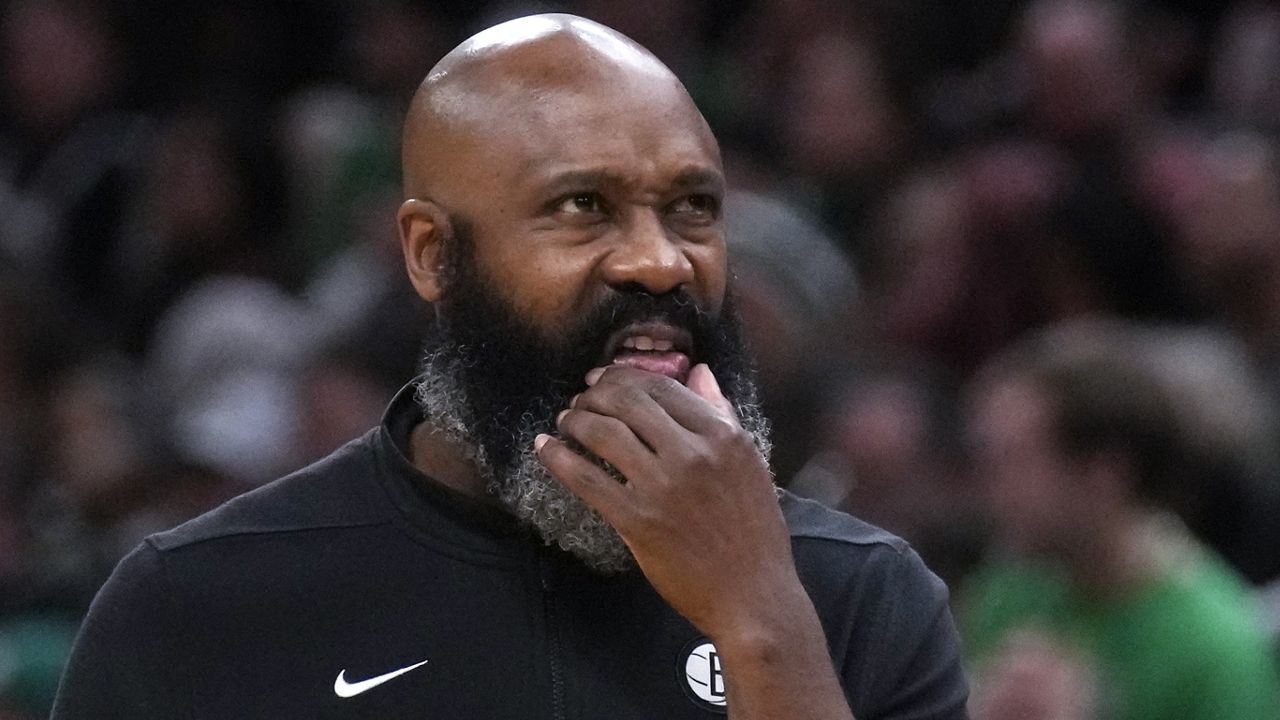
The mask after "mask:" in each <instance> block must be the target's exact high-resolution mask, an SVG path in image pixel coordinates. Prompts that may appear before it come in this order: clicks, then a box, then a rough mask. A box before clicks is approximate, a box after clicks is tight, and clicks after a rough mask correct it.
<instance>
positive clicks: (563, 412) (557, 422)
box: [556, 410, 569, 425]
mask: <svg viewBox="0 0 1280 720" xmlns="http://www.w3.org/2000/svg"><path fill="white" fill-rule="evenodd" d="M568 414H569V411H568V410H561V411H560V414H559V415H556V425H559V424H560V421H561V420H563V419H564V416H565V415H568Z"/></svg>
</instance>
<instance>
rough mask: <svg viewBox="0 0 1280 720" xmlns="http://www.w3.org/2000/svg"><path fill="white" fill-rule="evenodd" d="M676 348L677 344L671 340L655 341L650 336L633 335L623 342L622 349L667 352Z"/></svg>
mask: <svg viewBox="0 0 1280 720" xmlns="http://www.w3.org/2000/svg"><path fill="white" fill-rule="evenodd" d="M675 346H676V344H675V343H674V342H672V341H670V340H655V339H654V338H651V337H649V336H648V335H632V336H631V337H629V338H627V339H626V340H623V341H622V347H624V348H627V349H629V350H639V351H641V352H648V351H655V352H667V351H669V350H672V349H674V348H675Z"/></svg>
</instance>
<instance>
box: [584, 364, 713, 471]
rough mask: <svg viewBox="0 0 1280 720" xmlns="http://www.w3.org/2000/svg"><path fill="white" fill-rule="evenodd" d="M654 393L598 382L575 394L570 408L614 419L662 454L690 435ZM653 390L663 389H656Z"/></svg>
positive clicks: (689, 437) (614, 383)
mask: <svg viewBox="0 0 1280 720" xmlns="http://www.w3.org/2000/svg"><path fill="white" fill-rule="evenodd" d="M653 392H655V390H654V389H646V388H644V387H641V386H638V385H635V384H631V383H627V382H605V383H597V384H596V385H594V386H593V387H591V388H588V389H587V391H586V392H583V393H582V394H580V395H578V396H576V397H574V399H573V401H572V402H571V403H570V404H569V407H570V408H573V409H575V410H586V411H589V412H592V413H596V414H598V415H603V416H607V417H611V418H616V419H617V420H619V421H620V422H622V424H624V425H626V426H627V428H629V429H630V430H631V432H632V433H634V434H635V436H636V437H637V438H639V440H640V441H641V442H642V443H644V444H645V446H647V447H648V448H649V449H651V450H652V451H653V452H655V453H657V454H658V455H661V454H662V449H663V448H670V447H673V446H674V445H676V444H679V443H687V442H689V440H690V439H691V435H690V433H689V431H688V430H687V429H686V428H685V427H684V426H682V425H681V424H680V423H678V422H676V421H675V420H674V419H673V418H672V417H671V415H670V414H669V413H668V412H667V411H666V409H665V408H663V407H662V406H661V405H659V404H658V401H657V400H655V399H654V396H653V394H652V393H653ZM656 392H658V393H661V392H663V390H661V389H657V390H656Z"/></svg>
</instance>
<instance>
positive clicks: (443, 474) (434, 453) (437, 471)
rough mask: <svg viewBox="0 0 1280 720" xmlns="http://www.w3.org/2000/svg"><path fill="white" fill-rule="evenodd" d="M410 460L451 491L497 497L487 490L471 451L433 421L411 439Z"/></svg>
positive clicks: (490, 498)
mask: <svg viewBox="0 0 1280 720" xmlns="http://www.w3.org/2000/svg"><path fill="white" fill-rule="evenodd" d="M409 453H410V457H409V461H410V462H412V463H413V466H414V467H415V468H417V469H418V470H419V471H420V472H421V473H422V474H423V475H426V476H427V477H429V478H431V479H432V480H434V481H436V482H438V483H440V484H441V485H444V486H445V487H447V488H449V489H450V490H454V491H456V492H458V493H461V494H463V495H466V496H467V497H470V498H474V499H476V500H482V501H485V502H492V503H497V502H498V501H497V498H495V497H493V496H492V495H490V494H489V493H488V492H487V491H486V490H485V481H484V478H482V477H480V473H479V471H478V470H476V466H475V463H474V462H472V460H471V457H470V454H469V453H468V452H467V451H466V450H465V449H464V448H463V447H461V446H459V445H458V444H457V443H456V442H454V441H452V440H450V439H449V438H448V437H446V436H445V434H444V433H442V432H440V431H439V430H438V429H437V428H435V427H434V426H433V425H432V424H431V423H430V422H422V423H419V424H418V426H417V427H415V428H414V429H413V433H412V434H411V435H410V438H409Z"/></svg>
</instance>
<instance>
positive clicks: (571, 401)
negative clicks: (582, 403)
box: [569, 395, 578, 407]
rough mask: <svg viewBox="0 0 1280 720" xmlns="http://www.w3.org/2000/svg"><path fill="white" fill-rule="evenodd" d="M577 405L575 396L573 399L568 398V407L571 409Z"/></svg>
mask: <svg viewBox="0 0 1280 720" xmlns="http://www.w3.org/2000/svg"><path fill="white" fill-rule="evenodd" d="M577 404H578V396H577V395H574V396H573V397H571V398H569V407H573V406H574V405H577Z"/></svg>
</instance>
